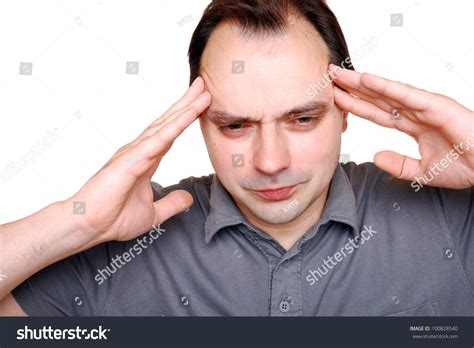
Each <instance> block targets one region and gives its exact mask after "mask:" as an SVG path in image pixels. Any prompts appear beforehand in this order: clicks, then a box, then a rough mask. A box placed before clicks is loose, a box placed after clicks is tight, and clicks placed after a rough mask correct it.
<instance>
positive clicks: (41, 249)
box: [0, 201, 101, 300]
mask: <svg viewBox="0 0 474 348" xmlns="http://www.w3.org/2000/svg"><path fill="white" fill-rule="evenodd" d="M100 242H101V241H99V240H97V238H95V236H94V235H93V234H92V233H90V232H88V231H84V230H82V229H81V228H79V226H78V224H76V223H75V222H74V218H73V216H72V204H70V203H69V202H68V201H63V202H57V203H53V204H51V205H49V206H47V207H45V208H43V209H41V210H40V211H38V212H36V213H34V214H33V215H30V216H28V217H26V218H24V219H21V220H17V221H14V222H10V223H7V224H4V225H0V300H1V299H3V298H4V297H5V296H7V295H8V294H9V293H10V292H11V291H12V290H13V289H14V288H15V287H17V286H18V285H19V284H21V283H22V282H23V281H24V280H26V279H27V278H29V277H30V276H31V275H33V274H35V273H36V272H38V271H40V270H41V269H43V268H45V267H47V266H48V265H50V264H52V263H54V262H56V261H59V260H62V259H64V258H66V257H68V256H70V255H73V254H76V253H78V252H81V251H83V250H86V249H88V248H91V247H92V246H94V245H96V244H98V243H100Z"/></svg>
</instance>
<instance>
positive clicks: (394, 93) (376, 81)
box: [360, 73, 433, 111]
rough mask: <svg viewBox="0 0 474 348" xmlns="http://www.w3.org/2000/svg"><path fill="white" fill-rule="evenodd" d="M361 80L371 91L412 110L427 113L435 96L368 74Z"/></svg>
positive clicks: (362, 76)
mask: <svg viewBox="0 0 474 348" xmlns="http://www.w3.org/2000/svg"><path fill="white" fill-rule="evenodd" d="M360 79H361V83H362V85H363V86H364V87H366V88H367V89H369V90H370V91H373V92H375V93H377V94H378V95H380V96H382V97H383V98H388V99H389V101H392V102H396V103H400V104H401V105H402V106H404V107H407V108H410V109H412V110H416V111H426V110H428V108H429V107H430V104H431V103H432V102H433V94H431V93H429V92H426V91H423V90H421V89H418V88H416V87H413V86H410V85H407V84H404V83H401V82H396V81H392V80H388V79H385V78H383V77H380V76H376V75H372V74H367V73H363V74H362V75H361V77H360Z"/></svg>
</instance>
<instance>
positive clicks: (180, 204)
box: [153, 190, 194, 226]
mask: <svg viewBox="0 0 474 348" xmlns="http://www.w3.org/2000/svg"><path fill="white" fill-rule="evenodd" d="M193 202H194V199H193V196H192V195H191V194H190V193H189V192H188V191H185V190H176V191H172V192H170V193H169V194H168V195H166V196H165V197H163V198H161V199H160V200H158V201H156V202H154V203H153V207H154V209H155V217H154V219H153V224H154V225H155V226H157V225H160V224H162V223H163V222H165V221H166V220H168V219H169V218H170V217H172V216H174V215H176V214H179V213H181V212H183V211H185V210H186V209H188V208H189V207H190V206H191V205H192V204H193Z"/></svg>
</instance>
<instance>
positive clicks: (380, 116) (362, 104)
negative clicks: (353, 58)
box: [334, 87, 398, 129]
mask: <svg viewBox="0 0 474 348" xmlns="http://www.w3.org/2000/svg"><path fill="white" fill-rule="evenodd" d="M334 101H335V103H336V104H337V105H338V106H339V107H340V108H341V109H342V110H343V111H347V112H350V113H351V114H354V115H356V116H360V117H362V118H365V119H366V120H369V121H371V122H374V123H376V124H378V125H380V126H383V127H388V128H397V125H396V123H397V122H398V121H397V120H396V119H395V118H394V117H393V115H391V114H389V113H388V112H386V111H384V110H382V109H381V108H379V107H378V106H377V105H374V104H372V103H370V102H368V101H366V100H363V99H359V98H356V97H353V96H351V95H350V94H349V93H347V92H344V91H342V90H341V89H339V88H338V87H335V88H334ZM397 129H398V128H397Z"/></svg>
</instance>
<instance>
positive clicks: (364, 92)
mask: <svg viewBox="0 0 474 348" xmlns="http://www.w3.org/2000/svg"><path fill="white" fill-rule="evenodd" d="M337 68H339V69H338V70H336V69H337ZM338 71H339V73H338ZM329 74H330V76H331V77H332V81H333V82H335V83H336V84H337V85H338V86H339V87H341V88H342V89H343V90H345V91H347V92H350V93H351V94H354V95H356V96H358V97H360V98H363V99H365V100H367V101H370V102H372V103H374V104H376V105H377V106H379V107H380V108H381V109H382V110H385V111H387V112H391V111H392V110H393V109H394V108H395V106H396V105H392V104H389V103H388V102H387V101H385V100H383V99H380V95H378V94H377V93H375V92H373V91H371V90H369V89H368V88H366V87H365V86H363V85H362V82H361V79H360V77H361V74H360V73H358V72H357V71H354V70H348V69H340V67H336V66H335V65H334V64H330V66H329Z"/></svg>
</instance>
